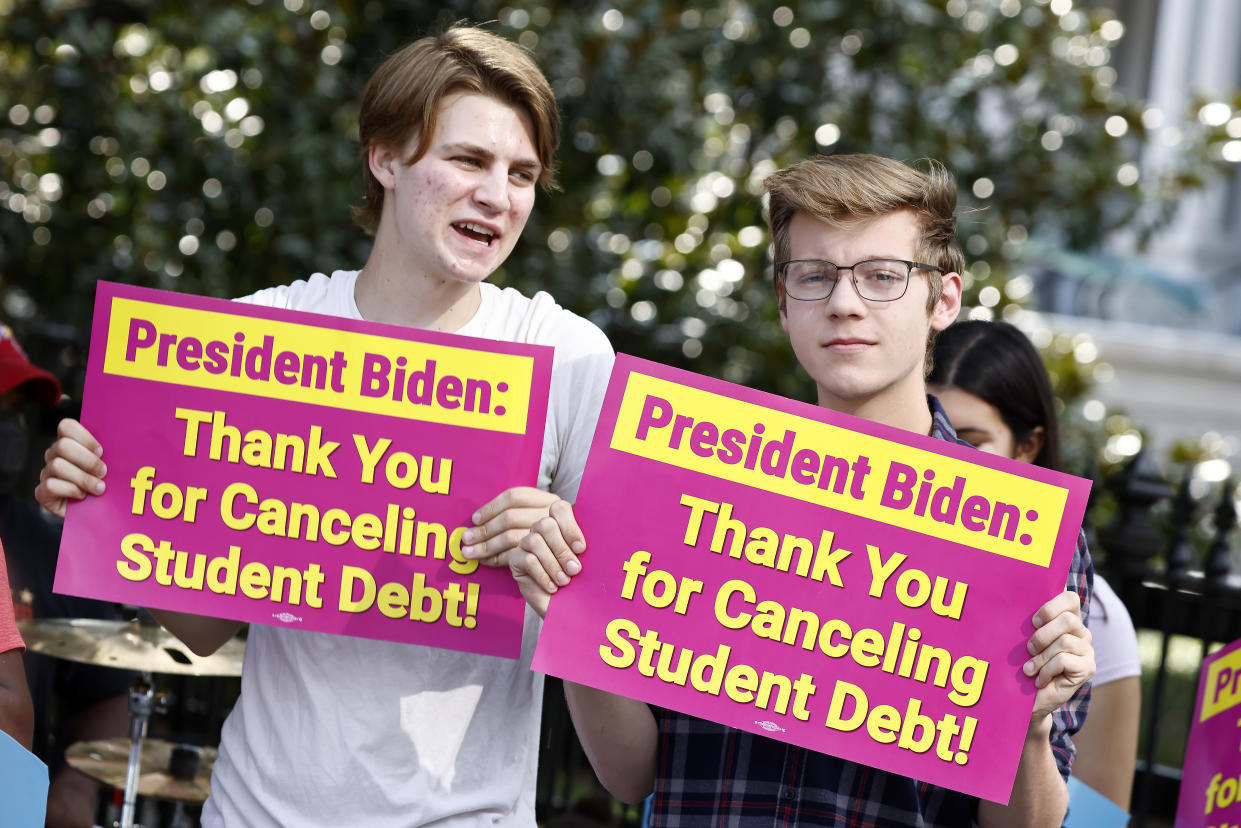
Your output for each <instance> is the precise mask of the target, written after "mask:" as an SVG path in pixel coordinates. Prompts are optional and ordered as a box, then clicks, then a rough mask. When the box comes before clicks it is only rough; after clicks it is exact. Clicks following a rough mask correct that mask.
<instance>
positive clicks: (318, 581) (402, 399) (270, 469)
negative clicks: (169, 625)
mask: <svg viewBox="0 0 1241 828" xmlns="http://www.w3.org/2000/svg"><path fill="white" fill-rule="evenodd" d="M551 361H552V352H551V349H550V348H546V347H542V346H533V345H518V344H511V343H499V342H493V341H490V340H481V339H474V338H469V337H459V336H452V335H447V334H437V333H433V332H428V331H418V330H413V329H410V328H404V327H400V326H395V325H380V324H375V323H366V322H360V321H354V320H347V319H338V318H335V317H329V316H322V315H318V314H310V313H300V312H294V311H287V310H278V309H273V308H261V307H256V306H253V305H248V304H242V303H236V302H225V301H221V300H217V299H203V298H198V297H192V296H184V295H181V294H175V293H165V292H162V291H153V290H145V289H140V288H134V287H129V286H124V285H118V284H112V283H108V282H100V283H99V288H98V296H97V298H96V302H95V317H94V325H93V328H92V331H91V349H90V358H89V361H88V365H87V378H86V388H85V391H84V401H83V402H84V405H83V409H82V420H83V424H84V425H85V426H86V427H87V428H89V429H90V430H91V432H92V433H93V434H95V436H96V437H98V438H99V441H100V443H101V444H102V445H103V446H104V452H105V453H104V460H105V461H106V463H107V464H108V475H107V484H108V489H107V491H106V492H105V493H104V495H102V496H100V497H91V498H87V499H86V500H85V501H83V502H81V503H76V504H72V505H71V506H70V508H69V512H68V519H67V520H66V522H65V532H64V536H63V539H62V541H61V555H60V563H59V566H58V568H57V571H56V583H55V589H56V591H57V592H64V593H68V594H72V595H83V596H87V597H91V598H101V599H105V600H112V601H122V602H127V603H131V604H137V605H140V606H146V607H153V608H159V609H171V610H177V611H181V612H189V613H197V614H201V615H211V616H218V617H223V618H233V619H237V620H241V621H253V622H257V623H261V624H273V625H283V626H290V627H296V628H299V629H306V630H317V631H321V632H333V633H342V634H345V635H354V636H361V637H365V638H377V639H384V640H389V641H402V642H411V643H417V644H427V645H431V646H436V647H444V648H449V649H454V650H464V651H469V652H477V653H485V654H489V655H501V656H507V657H512V658H516V657H517V656H518V655H519V653H520V649H521V628H522V618H523V612H524V603H523V601H522V600H521V597H520V595H519V594H518V592H517V590H516V588H515V587H514V584H513V580H512V576H511V575H509V573H508V571H507V570H505V569H495V568H490V567H479V566H478V563H477V562H476V561H467V560H466V559H465V558H464V556H463V555H462V554H461V534H462V532H464V530H465V528H466V527H468V526H470V525H471V523H470V516H471V515H472V514H473V512H474V510H476V509H477V508H478V507H479V506H480V505H482V504H483V503H485V502H487V501H488V500H490V499H491V498H493V497H494V496H495V495H497V494H499V493H500V492H501V491H503V490H504V489H506V488H508V487H510V486H515V485H531V486H532V485H535V483H536V482H537V478H538V465H539V454H540V449H541V446H542V442H543V425H544V420H545V417H546V408H547V393H548V386H549V383H550V377H551Z"/></svg>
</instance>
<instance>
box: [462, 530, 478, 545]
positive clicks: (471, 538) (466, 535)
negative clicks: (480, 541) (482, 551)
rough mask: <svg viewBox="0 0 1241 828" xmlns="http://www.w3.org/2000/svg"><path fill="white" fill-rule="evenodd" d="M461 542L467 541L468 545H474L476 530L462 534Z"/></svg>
mask: <svg viewBox="0 0 1241 828" xmlns="http://www.w3.org/2000/svg"><path fill="white" fill-rule="evenodd" d="M461 540H463V541H465V542H466V543H473V542H474V541H475V537H474V530H473V529H466V530H465V531H464V532H462V533H461Z"/></svg>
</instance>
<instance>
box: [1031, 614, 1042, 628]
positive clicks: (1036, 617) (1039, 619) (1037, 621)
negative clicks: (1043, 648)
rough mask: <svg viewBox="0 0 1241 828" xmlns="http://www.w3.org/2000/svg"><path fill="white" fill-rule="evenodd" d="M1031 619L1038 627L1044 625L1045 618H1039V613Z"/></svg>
mask: <svg viewBox="0 0 1241 828" xmlns="http://www.w3.org/2000/svg"><path fill="white" fill-rule="evenodd" d="M1031 620H1032V621H1033V622H1034V626H1036V627H1041V626H1043V619H1041V618H1039V617H1038V616H1037V615H1036V616H1034V618H1033V619H1031Z"/></svg>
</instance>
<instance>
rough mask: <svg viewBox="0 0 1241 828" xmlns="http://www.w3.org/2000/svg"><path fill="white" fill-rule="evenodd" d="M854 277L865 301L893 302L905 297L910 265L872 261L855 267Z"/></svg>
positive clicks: (888, 261) (890, 261) (888, 260)
mask: <svg viewBox="0 0 1241 828" xmlns="http://www.w3.org/2000/svg"><path fill="white" fill-rule="evenodd" d="M853 276H854V278H855V279H857V289H858V293H860V294H861V295H862V298H863V299H872V300H874V301H876V302H891V301H892V300H894V299H900V298H901V297H902V296H904V295H905V289H906V288H907V287H908V286H909V265H907V264H906V263H905V262H898V261H895V260H892V259H871V260H870V261H868V262H858V263H857V264H856V265H854V266H853Z"/></svg>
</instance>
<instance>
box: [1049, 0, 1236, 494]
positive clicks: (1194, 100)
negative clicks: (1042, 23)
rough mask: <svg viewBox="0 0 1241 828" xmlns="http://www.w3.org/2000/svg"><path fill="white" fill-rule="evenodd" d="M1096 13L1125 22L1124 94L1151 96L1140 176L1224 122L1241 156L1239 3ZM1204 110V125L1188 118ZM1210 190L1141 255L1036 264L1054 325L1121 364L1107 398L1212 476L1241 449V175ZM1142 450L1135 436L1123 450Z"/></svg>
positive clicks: (1225, 154)
mask: <svg viewBox="0 0 1241 828" xmlns="http://www.w3.org/2000/svg"><path fill="white" fill-rule="evenodd" d="M1053 5H1055V4H1054V3H1053ZM1093 5H1098V6H1103V5H1107V6H1108V7H1110V8H1111V9H1112V10H1113V11H1114V12H1115V13H1116V15H1117V19H1118V20H1119V22H1120V23H1121V24H1123V26H1124V37H1123V38H1122V39H1121V40H1120V41H1119V42H1118V43H1117V44H1116V46H1115V47H1114V48H1113V50H1112V59H1111V65H1112V66H1113V67H1114V68H1115V69H1116V72H1117V88H1118V89H1120V90H1121V91H1122V92H1123V93H1125V94H1126V95H1127V96H1128V97H1130V98H1133V99H1137V100H1142V101H1145V108H1144V109H1143V111H1142V112H1141V122H1142V125H1143V127H1145V128H1146V129H1147V130H1149V131H1150V134H1151V137H1152V139H1153V140H1151V141H1149V142H1148V143H1147V145H1146V146H1145V147H1144V149H1143V152H1142V154H1141V157H1140V159H1136V160H1137V164H1136V169H1134V170H1132V171H1130V172H1129V173H1128V174H1129V175H1133V176H1136V177H1138V178H1152V177H1155V176H1156V175H1157V173H1158V171H1159V170H1161V169H1165V168H1167V167H1168V166H1169V164H1172V163H1175V162H1176V160H1177V158H1178V157H1179V155H1180V153H1182V152H1183V147H1182V143H1183V141H1184V140H1185V136H1186V133H1187V131H1190V130H1197V129H1202V128H1213V129H1219V128H1222V129H1223V135H1221V136H1220V140H1217V141H1216V142H1215V144H1214V146H1213V147H1212V149H1211V151H1212V152H1213V153H1215V154H1217V155H1219V156H1220V157H1222V158H1223V159H1224V160H1226V161H1232V162H1236V161H1237V160H1241V112H1238V111H1237V109H1236V105H1237V100H1236V98H1235V92H1236V90H1237V89H1238V88H1241V50H1239V49H1238V48H1237V34H1238V33H1239V32H1241V3H1236V2H1233V0H1115V2H1111V3H1107V4H1103V3H1097V4H1093ZM1195 113H1196V117H1197V123H1192V122H1188V123H1187V121H1186V118H1187V117H1188V118H1192V117H1193V116H1194V114H1195ZM1111 126H1112V125H1109V127H1111ZM1204 184H1205V186H1204V187H1203V188H1202V189H1201V190H1199V191H1196V192H1193V193H1190V194H1188V195H1186V196H1185V197H1184V198H1183V199H1182V200H1181V202H1180V204H1179V205H1178V206H1177V208H1176V209H1175V212H1174V213H1173V214H1172V218H1171V221H1170V222H1169V223H1168V224H1167V225H1166V226H1165V227H1164V228H1162V229H1161V230H1159V231H1158V232H1156V233H1155V234H1154V236H1153V237H1152V238H1151V239H1150V240H1149V245H1148V247H1147V248H1146V249H1145V250H1144V251H1142V252H1140V253H1139V252H1138V251H1137V241H1138V240H1137V239H1136V238H1135V237H1134V235H1133V234H1130V233H1126V232H1124V231H1123V230H1121V231H1119V232H1117V233H1115V234H1114V235H1113V236H1112V237H1111V239H1110V240H1109V242H1108V244H1107V245H1105V246H1104V248H1103V250H1105V251H1106V252H1093V253H1091V254H1080V253H1069V252H1065V251H1063V250H1048V251H1044V252H1043V254H1042V255H1038V256H1036V258H1037V260H1038V262H1039V266H1038V267H1037V272H1038V278H1036V279H1035V284H1036V286H1037V287H1036V290H1035V292H1034V297H1033V302H1032V303H1031V306H1032V307H1035V308H1037V309H1039V310H1040V311H1043V312H1045V313H1048V314H1051V316H1049V317H1047V318H1046V320H1045V322H1046V324H1047V325H1048V326H1049V327H1051V328H1053V329H1057V330H1065V331H1074V332H1077V333H1081V334H1087V335H1088V336H1089V337H1090V340H1091V342H1092V347H1094V348H1095V349H1097V358H1098V359H1099V360H1100V361H1101V362H1103V363H1105V364H1106V365H1107V366H1109V369H1108V370H1105V371H1103V372H1102V375H1101V377H1100V379H1103V380H1105V381H1102V382H1100V383H1099V384H1098V385H1097V386H1096V387H1095V389H1094V394H1095V397H1096V398H1097V400H1098V401H1099V402H1101V403H1103V404H1104V406H1105V407H1106V408H1108V409H1115V410H1124V411H1126V412H1127V413H1128V414H1129V415H1130V416H1131V417H1132V419H1133V420H1134V421H1136V422H1139V423H1140V424H1141V427H1142V430H1143V431H1145V433H1146V436H1147V438H1148V442H1149V444H1150V445H1149V447H1150V448H1151V449H1152V451H1153V453H1154V454H1155V455H1156V456H1165V455H1167V453H1168V451H1169V449H1170V447H1171V446H1172V445H1174V444H1176V443H1182V444H1183V443H1191V444H1196V445H1197V448H1198V449H1199V450H1200V451H1201V454H1202V456H1203V457H1205V458H1207V460H1208V462H1207V463H1206V464H1204V465H1203V468H1202V469H1201V474H1204V475H1205V476H1206V477H1207V478H1208V479H1215V480H1222V479H1224V478H1225V477H1226V476H1228V474H1229V473H1230V472H1231V468H1232V466H1233V465H1235V463H1236V461H1237V459H1238V456H1239V455H1238V452H1239V451H1241V440H1239V437H1241V173H1238V172H1237V171H1235V168H1234V171H1233V172H1232V173H1231V174H1228V173H1227V172H1221V173H1219V174H1217V175H1214V176H1211V177H1208V178H1206V179H1205V181H1204ZM1092 410H1093V413H1095V414H1100V415H1101V412H1102V407H1099V406H1095V407H1094V408H1093V409H1092ZM1090 412H1091V410H1088V413H1090ZM1133 447H1134V444H1133V440H1132V439H1130V440H1129V441H1128V442H1127V443H1126V442H1125V441H1123V440H1122V442H1121V445H1120V448H1121V449H1131V448H1133ZM1122 453H1123V452H1122ZM1221 460H1222V461H1225V462H1219V461H1221Z"/></svg>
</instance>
